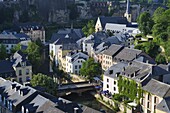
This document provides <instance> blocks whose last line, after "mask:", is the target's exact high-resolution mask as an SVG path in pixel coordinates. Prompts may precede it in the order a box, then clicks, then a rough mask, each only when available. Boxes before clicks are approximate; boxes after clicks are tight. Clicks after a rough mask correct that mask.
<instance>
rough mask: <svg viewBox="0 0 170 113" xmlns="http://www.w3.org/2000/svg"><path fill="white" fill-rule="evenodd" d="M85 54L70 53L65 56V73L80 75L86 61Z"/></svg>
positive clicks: (79, 52) (86, 56)
mask: <svg viewBox="0 0 170 113" xmlns="http://www.w3.org/2000/svg"><path fill="white" fill-rule="evenodd" d="M88 58H89V56H88V55H87V53H84V52H81V51H71V52H69V53H68V54H67V55H66V72H67V73H73V74H78V75H79V74H80V69H81V67H82V64H83V62H85V61H86V60H88Z"/></svg>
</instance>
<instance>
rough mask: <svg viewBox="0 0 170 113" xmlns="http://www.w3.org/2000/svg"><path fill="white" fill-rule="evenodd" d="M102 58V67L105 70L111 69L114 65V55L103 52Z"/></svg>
mask: <svg viewBox="0 0 170 113" xmlns="http://www.w3.org/2000/svg"><path fill="white" fill-rule="evenodd" d="M102 58H103V61H102V69H103V70H107V69H109V68H110V67H111V66H112V65H113V63H112V56H109V55H105V54H103V57H102Z"/></svg>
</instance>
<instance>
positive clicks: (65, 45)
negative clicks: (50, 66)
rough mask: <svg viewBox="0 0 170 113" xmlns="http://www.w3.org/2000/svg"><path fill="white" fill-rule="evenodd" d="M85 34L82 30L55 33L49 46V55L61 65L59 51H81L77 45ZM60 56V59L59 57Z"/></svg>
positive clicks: (64, 30)
mask: <svg viewBox="0 0 170 113" xmlns="http://www.w3.org/2000/svg"><path fill="white" fill-rule="evenodd" d="M82 36H84V34H83V33H82V31H81V30H80V29H73V28H72V29H61V30H59V31H58V32H57V33H54V34H53V35H52V37H51V40H50V44H49V53H50V56H51V59H52V60H55V62H56V64H57V65H58V64H59V57H62V56H61V55H59V54H60V53H59V51H72V50H79V49H81V48H80V47H79V45H78V44H77V43H76V42H77V40H79V39H80V38H82ZM58 56H59V57H58Z"/></svg>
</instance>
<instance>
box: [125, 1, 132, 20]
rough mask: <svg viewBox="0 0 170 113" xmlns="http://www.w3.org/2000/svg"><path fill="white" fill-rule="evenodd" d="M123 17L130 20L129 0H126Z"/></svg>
mask: <svg viewBox="0 0 170 113" xmlns="http://www.w3.org/2000/svg"><path fill="white" fill-rule="evenodd" d="M124 17H126V18H127V21H128V22H132V15H131V12H130V2H129V0H127V6H126V12H125V15H124Z"/></svg>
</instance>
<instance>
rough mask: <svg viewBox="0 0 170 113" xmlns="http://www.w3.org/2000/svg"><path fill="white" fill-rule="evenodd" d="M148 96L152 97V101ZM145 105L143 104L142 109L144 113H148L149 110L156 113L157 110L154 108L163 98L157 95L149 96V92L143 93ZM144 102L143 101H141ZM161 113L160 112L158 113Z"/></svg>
mask: <svg viewBox="0 0 170 113" xmlns="http://www.w3.org/2000/svg"><path fill="white" fill-rule="evenodd" d="M148 95H150V99H149V100H148ZM143 97H144V98H143V104H142V108H143V111H144V113H147V110H149V111H151V113H154V111H155V108H156V107H155V108H154V106H157V105H158V104H159V103H160V102H161V101H162V99H163V98H161V97H159V96H157V95H153V94H149V93H148V92H145V93H143ZM155 97H156V99H157V101H156V103H155ZM141 101H142V99H141ZM148 102H149V106H150V107H149V108H148ZM158 113H159V112H158Z"/></svg>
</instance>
